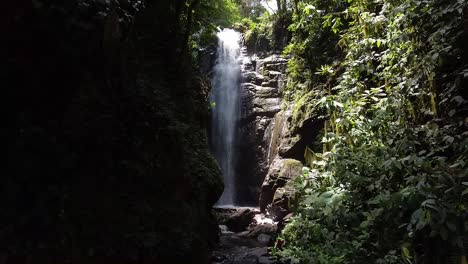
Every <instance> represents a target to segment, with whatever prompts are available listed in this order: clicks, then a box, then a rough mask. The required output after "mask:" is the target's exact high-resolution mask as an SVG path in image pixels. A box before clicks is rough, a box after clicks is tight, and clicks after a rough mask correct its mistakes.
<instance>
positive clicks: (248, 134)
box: [237, 55, 287, 206]
mask: <svg viewBox="0 0 468 264" xmlns="http://www.w3.org/2000/svg"><path fill="white" fill-rule="evenodd" d="M286 64H287V60H286V59H284V58H283V57H281V56H277V55H272V56H269V57H266V58H256V57H252V58H251V61H250V66H249V67H247V69H246V70H245V71H243V73H242V80H243V83H242V91H243V94H242V98H241V100H242V102H241V108H242V118H241V120H240V127H241V130H240V137H241V138H240V142H241V143H240V153H241V155H240V157H239V164H240V166H239V177H238V184H237V186H238V192H239V193H240V194H241V195H240V197H241V199H240V201H239V203H240V204H241V205H255V206H256V205H258V198H259V194H260V186H261V185H262V181H263V179H264V178H265V176H266V174H267V171H268V167H269V163H270V160H269V154H270V152H271V150H270V148H271V130H272V128H273V127H274V116H275V114H276V113H278V112H280V111H281V106H282V95H281V94H282V88H283V82H284V80H283V73H284V70H285V69H286Z"/></svg>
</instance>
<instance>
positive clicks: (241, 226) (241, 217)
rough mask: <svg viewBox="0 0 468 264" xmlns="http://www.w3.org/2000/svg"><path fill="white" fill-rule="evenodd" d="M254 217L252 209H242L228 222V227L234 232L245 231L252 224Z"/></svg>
mask: <svg viewBox="0 0 468 264" xmlns="http://www.w3.org/2000/svg"><path fill="white" fill-rule="evenodd" d="M254 216H255V212H254V211H251V210H250V209H240V210H238V211H237V212H235V213H234V214H232V215H231V216H230V217H229V218H228V219H227V220H226V226H227V227H229V229H230V230H232V231H234V232H240V231H243V230H245V229H246V228H247V227H248V226H249V225H250V223H252V220H253V218H254Z"/></svg>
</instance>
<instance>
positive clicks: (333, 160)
mask: <svg viewBox="0 0 468 264" xmlns="http://www.w3.org/2000/svg"><path fill="white" fill-rule="evenodd" d="M277 6H278V10H277V11H276V13H275V14H273V15H268V14H265V15H263V16H261V17H260V18H257V19H256V20H255V19H250V20H249V19H244V20H243V21H242V22H243V23H244V25H246V27H247V29H246V33H245V35H246V44H247V45H251V46H253V48H254V49H255V48H257V46H259V43H260V47H261V45H264V46H265V44H261V43H266V45H267V46H266V47H263V49H267V50H268V49H270V50H275V51H277V52H278V51H279V52H282V53H283V54H284V55H287V56H290V61H289V64H288V69H287V71H288V72H287V73H288V83H287V88H286V90H285V91H284V96H285V99H286V105H285V106H284V107H288V106H291V107H292V108H293V125H294V126H301V124H302V123H303V122H304V121H306V120H308V119H317V120H321V121H322V122H321V124H323V126H322V127H321V128H318V129H321V134H320V136H319V137H318V138H317V140H316V141H315V142H310V144H309V147H308V148H307V149H306V153H305V158H306V163H307V164H306V165H307V167H304V169H303V174H302V175H300V177H298V178H296V181H295V185H294V188H295V191H296V194H295V201H294V205H293V206H294V208H295V214H296V215H295V217H294V218H293V220H292V221H291V223H289V224H288V225H287V226H286V227H285V229H284V230H283V232H282V234H281V235H280V238H279V240H280V241H281V247H276V248H275V252H276V254H277V256H279V258H283V259H288V260H289V261H291V263H327V264H328V263H463V264H465V263H467V260H466V257H465V256H466V255H467V234H466V232H467V230H468V222H467V219H468V209H467V207H468V165H467V159H466V158H467V153H468V152H467V151H468V130H467V128H468V118H467V116H468V115H467V114H468V105H467V103H468V101H467V94H468V93H467V85H468V80H467V78H468V64H467V63H468V60H467V57H466V51H467V48H466V43H468V33H467V29H468V20H467V8H468V3H467V2H466V1H463V0H453V1H440V0H401V1H399V0H396V1H395V0H347V1H342V0H325V1H321V0H306V1H303V0H295V1H277ZM285 28H286V29H287V30H288V31H284V29H285ZM251 42H254V43H251ZM255 45H257V46H255ZM283 243H284V246H283Z"/></svg>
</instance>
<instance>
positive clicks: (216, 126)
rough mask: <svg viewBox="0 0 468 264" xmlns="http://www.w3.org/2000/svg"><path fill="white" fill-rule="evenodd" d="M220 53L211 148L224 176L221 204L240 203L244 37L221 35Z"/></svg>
mask: <svg viewBox="0 0 468 264" xmlns="http://www.w3.org/2000/svg"><path fill="white" fill-rule="evenodd" d="M217 36H218V51H217V58H216V64H215V66H214V72H213V73H214V74H213V78H212V92H211V101H212V102H213V105H214V107H213V110H212V123H211V124H212V125H211V138H210V140H211V148H212V151H213V154H214V156H215V158H216V159H217V161H218V164H219V166H220V167H221V171H222V173H223V177H224V192H223V194H222V196H221V198H220V199H219V200H218V202H217V205H219V206H227V205H234V204H235V203H236V191H235V187H236V186H235V176H236V166H237V164H236V162H237V154H238V151H237V149H236V147H237V145H238V144H237V139H238V121H239V118H240V92H241V91H240V80H241V61H242V57H243V54H242V52H241V43H240V42H241V35H240V34H239V33H238V32H236V31H234V30H232V29H223V30H221V31H219V32H218V34H217Z"/></svg>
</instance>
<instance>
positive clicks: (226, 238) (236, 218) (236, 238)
mask: <svg viewBox="0 0 468 264" xmlns="http://www.w3.org/2000/svg"><path fill="white" fill-rule="evenodd" d="M214 211H215V215H216V217H217V219H218V223H220V225H219V228H220V232H221V236H220V241H219V245H218V247H217V248H216V250H215V251H214V252H213V257H212V263H213V264H221V263H222V264H274V263H275V262H274V260H273V259H272V258H271V256H270V255H269V252H268V247H269V246H272V245H273V243H274V241H275V238H276V234H277V223H276V222H274V221H273V220H272V219H270V218H268V217H266V216H265V215H264V214H262V213H260V210H259V209H256V208H215V209H214Z"/></svg>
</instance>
